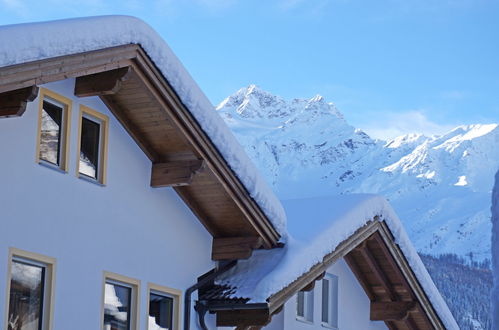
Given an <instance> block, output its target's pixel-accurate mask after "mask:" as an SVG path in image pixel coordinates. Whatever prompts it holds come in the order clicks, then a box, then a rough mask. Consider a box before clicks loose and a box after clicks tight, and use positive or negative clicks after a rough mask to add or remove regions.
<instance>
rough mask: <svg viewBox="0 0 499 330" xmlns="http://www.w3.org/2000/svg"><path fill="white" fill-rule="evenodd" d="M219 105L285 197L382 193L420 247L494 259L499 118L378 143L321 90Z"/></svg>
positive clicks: (247, 96)
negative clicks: (495, 121) (492, 212)
mask: <svg viewBox="0 0 499 330" xmlns="http://www.w3.org/2000/svg"><path fill="white" fill-rule="evenodd" d="M217 111H218V112H219V113H220V115H221V116H222V117H223V118H224V120H225V121H226V123H227V124H228V125H229V127H231V129H232V130H233V131H234V133H235V135H236V137H237V138H238V140H239V142H240V143H241V144H242V145H243V146H244V147H245V148H246V150H247V152H248V154H249V156H250V158H251V159H252V160H253V161H254V162H255V163H256V164H257V166H258V167H259V169H260V171H261V172H262V173H263V175H264V176H265V177H266V178H267V180H268V182H269V183H270V184H271V185H272V186H273V188H274V190H275V192H276V193H277V194H278V196H279V197H280V198H281V199H289V198H303V197H312V196H324V195H334V194H345V193H352V192H358V193H379V194H382V195H384V196H385V197H387V198H388V199H389V200H390V202H391V203H392V204H393V206H394V207H395V209H396V211H397V212H398V214H399V215H400V217H401V219H402V220H403V221H404V223H405V225H406V227H407V230H408V231H409V233H410V235H411V238H412V239H413V241H414V243H415V245H416V247H417V248H418V249H419V250H420V251H423V252H426V253H430V254H439V253H458V254H460V255H463V256H464V255H466V254H467V253H469V252H473V255H474V256H475V258H478V259H483V258H488V257H490V239H489V238H490V221H489V219H490V210H489V204H490V190H491V185H492V181H493V180H492V179H493V175H494V173H495V171H496V170H497V168H498V167H499V148H497V146H498V145H499V127H498V125H497V124H487V125H468V126H459V127H457V128H455V129H453V130H451V131H450V132H448V133H446V134H443V135H440V136H425V135H422V134H408V135H404V136H400V137H397V138H395V139H393V140H391V141H387V142H385V141H378V140H373V139H371V138H370V137H369V136H368V135H367V134H365V133H364V132H363V131H361V130H359V129H356V128H354V127H352V126H351V125H349V124H348V123H347V122H346V121H345V119H344V118H343V115H342V114H341V113H340V112H339V111H338V109H337V108H336V106H335V105H334V103H331V102H328V101H326V99H325V98H324V97H322V96H320V95H316V96H314V97H311V98H309V99H302V98H296V99H293V100H285V99H283V98H282V97H279V96H275V95H273V94H271V93H269V92H266V91H264V90H262V89H260V88H258V87H257V86H255V85H250V86H248V87H246V88H242V89H240V90H239V91H237V92H236V93H234V94H233V95H231V96H229V97H228V98H227V99H225V100H224V101H223V102H222V103H221V104H220V105H219V106H218V107H217Z"/></svg>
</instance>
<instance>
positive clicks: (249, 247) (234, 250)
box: [211, 237, 263, 260]
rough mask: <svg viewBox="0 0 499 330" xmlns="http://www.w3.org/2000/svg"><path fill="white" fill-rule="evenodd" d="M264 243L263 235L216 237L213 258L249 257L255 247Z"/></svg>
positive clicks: (233, 258) (212, 250)
mask: <svg viewBox="0 0 499 330" xmlns="http://www.w3.org/2000/svg"><path fill="white" fill-rule="evenodd" d="M262 244H263V239H262V238H261V237H228V238H225V237H224V238H214V239H213V244H212V249H211V259H212V260H235V259H248V258H249V257H251V254H252V253H253V250H254V249H258V248H259V247H261V246H262Z"/></svg>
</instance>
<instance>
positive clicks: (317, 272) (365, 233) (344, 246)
mask: <svg viewBox="0 0 499 330" xmlns="http://www.w3.org/2000/svg"><path fill="white" fill-rule="evenodd" d="M380 226H381V224H380V222H379V221H378V218H377V217H376V218H375V221H370V222H368V223H367V224H366V225H365V226H363V227H361V228H360V229H359V230H357V231H356V232H355V233H354V234H353V235H352V236H350V237H349V238H348V239H346V240H345V241H343V242H342V243H340V244H339V245H338V247H337V248H336V249H335V250H334V251H333V252H331V253H329V254H327V255H326V256H325V257H324V258H323V260H322V262H321V263H318V264H316V265H314V266H313V267H312V268H311V269H310V270H309V271H308V272H306V273H305V274H303V275H301V276H300V277H299V278H298V279H297V280H295V281H294V282H293V283H291V284H289V285H288V286H287V287H285V288H284V289H282V290H281V291H279V292H277V293H275V294H274V295H272V296H271V297H270V298H268V299H267V300H268V302H269V308H270V312H271V313H272V312H273V311H275V310H277V309H278V308H280V307H281V306H282V305H284V303H285V302H286V301H288V300H289V299H290V298H291V297H292V296H293V295H294V294H296V293H297V292H298V291H300V290H302V289H304V288H305V287H306V286H307V285H309V284H310V283H311V282H312V281H315V279H317V278H318V277H319V276H321V275H322V273H324V272H325V271H326V270H327V268H328V267H329V266H330V265H331V264H333V263H334V262H336V261H337V260H338V259H341V258H343V257H344V256H346V255H347V254H348V253H349V252H350V251H352V250H353V249H354V248H356V247H357V246H358V245H359V244H361V243H362V242H363V241H365V240H366V239H367V238H368V237H369V236H371V235H372V234H373V233H374V232H376V231H377V230H379V229H380Z"/></svg>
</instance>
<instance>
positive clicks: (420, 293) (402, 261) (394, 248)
mask: <svg viewBox="0 0 499 330" xmlns="http://www.w3.org/2000/svg"><path fill="white" fill-rule="evenodd" d="M375 234H376V235H377V234H379V237H381V239H382V242H383V243H384V244H385V246H386V252H387V253H389V254H390V255H391V256H392V257H393V259H392V260H391V261H389V262H390V264H391V265H394V266H397V269H398V271H399V272H400V273H401V274H402V275H403V276H404V279H405V280H406V281H407V283H408V285H409V289H410V290H411V294H412V296H413V298H414V301H413V302H411V301H405V302H402V301H401V302H400V305H403V306H405V308H410V309H411V310H412V311H413V312H417V313H422V314H423V315H424V316H425V317H427V319H428V320H429V321H430V322H431V325H432V326H433V328H434V329H445V327H444V325H443V324H442V322H441V320H440V318H439V317H438V315H437V313H436V311H435V309H434V307H433V306H432V304H431V302H430V301H429V299H428V297H427V296H426V294H425V292H424V290H423V289H422V287H421V285H420V283H419V281H418V280H417V278H416V276H415V275H414V273H413V271H412V269H411V267H410V266H409V264H408V262H407V259H406V258H405V256H404V255H403V253H402V251H401V250H400V248H399V246H398V245H397V244H396V243H395V241H394V238H393V235H392V234H391V231H390V229H389V228H388V226H387V224H386V223H385V222H384V221H380V219H379V218H378V217H376V218H375V219H374V221H370V222H368V223H367V224H366V225H365V226H363V227H362V228H360V229H358V230H357V231H356V232H355V233H354V234H353V235H352V236H350V237H349V238H348V239H347V240H345V241H343V242H342V243H341V244H340V245H339V246H338V247H337V248H336V249H335V251H333V252H332V253H330V254H328V255H326V256H325V257H324V258H323V261H322V262H321V263H319V264H316V265H315V266H313V267H312V268H311V269H310V270H309V271H308V272H307V273H305V274H303V275H301V276H300V277H299V278H298V279H296V280H295V281H294V282H293V283H291V284H289V285H288V286H287V287H285V288H284V289H282V290H281V291H279V292H277V293H275V294H273V295H272V296H270V297H269V298H268V299H267V302H268V304H269V313H270V315H274V314H276V313H277V312H278V311H279V310H280V309H282V307H283V306H284V303H285V302H286V301H288V300H289V299H290V298H291V297H292V296H293V295H295V294H296V293H297V292H298V291H300V290H305V291H306V290H310V289H312V288H313V283H314V282H315V281H316V280H318V279H321V278H322V276H323V275H324V272H325V271H326V270H327V268H328V267H329V266H330V265H331V264H333V263H334V262H336V261H337V260H338V259H340V258H345V259H347V256H348V254H349V253H350V252H352V251H353V250H354V249H356V248H358V247H359V246H360V245H362V244H363V243H364V242H366V241H367V239H368V238H370V237H372V236H373V235H375ZM348 264H349V266H350V268H352V265H351V264H350V263H348ZM352 271H353V272H354V274H355V275H356V276H357V274H356V272H355V271H354V270H353V269H352ZM358 279H359V282H360V284H361V285H362V287H363V289H364V291H365V292H366V294H367V295H368V297H369V298H370V300H371V312H373V309H374V310H376V309H377V308H384V309H386V308H387V306H388V305H386V304H389V303H390V302H387V303H384V304H385V305H383V303H381V305H382V306H381V305H380V304H379V303H376V302H375V297H374V294H373V293H372V292H371V289H370V288H369V287H368V286H367V285H366V281H364V280H362V279H361V278H358ZM395 303H396V302H395ZM395 307H396V306H395V305H394V306H388V308H392V309H394V308H395ZM385 315H386V314H385ZM402 322H405V323H404V326H405V327H408V328H410V329H423V328H418V327H417V325H416V324H415V322H414V321H413V320H411V319H404V320H403V321H402ZM385 323H386V324H387V326H388V327H389V328H390V329H398V327H397V326H396V323H395V322H391V321H389V320H388V321H385Z"/></svg>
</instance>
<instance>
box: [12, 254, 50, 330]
mask: <svg viewBox="0 0 499 330" xmlns="http://www.w3.org/2000/svg"><path fill="white" fill-rule="evenodd" d="M54 287H55V259H54V258H50V257H46V256H43V255H39V254H35V253H31V252H27V251H22V250H18V249H14V248H11V249H10V250H9V265H8V276H7V305H6V306H7V308H6V311H7V315H6V317H5V326H4V329H7V330H50V329H52V315H53V305H54Z"/></svg>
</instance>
